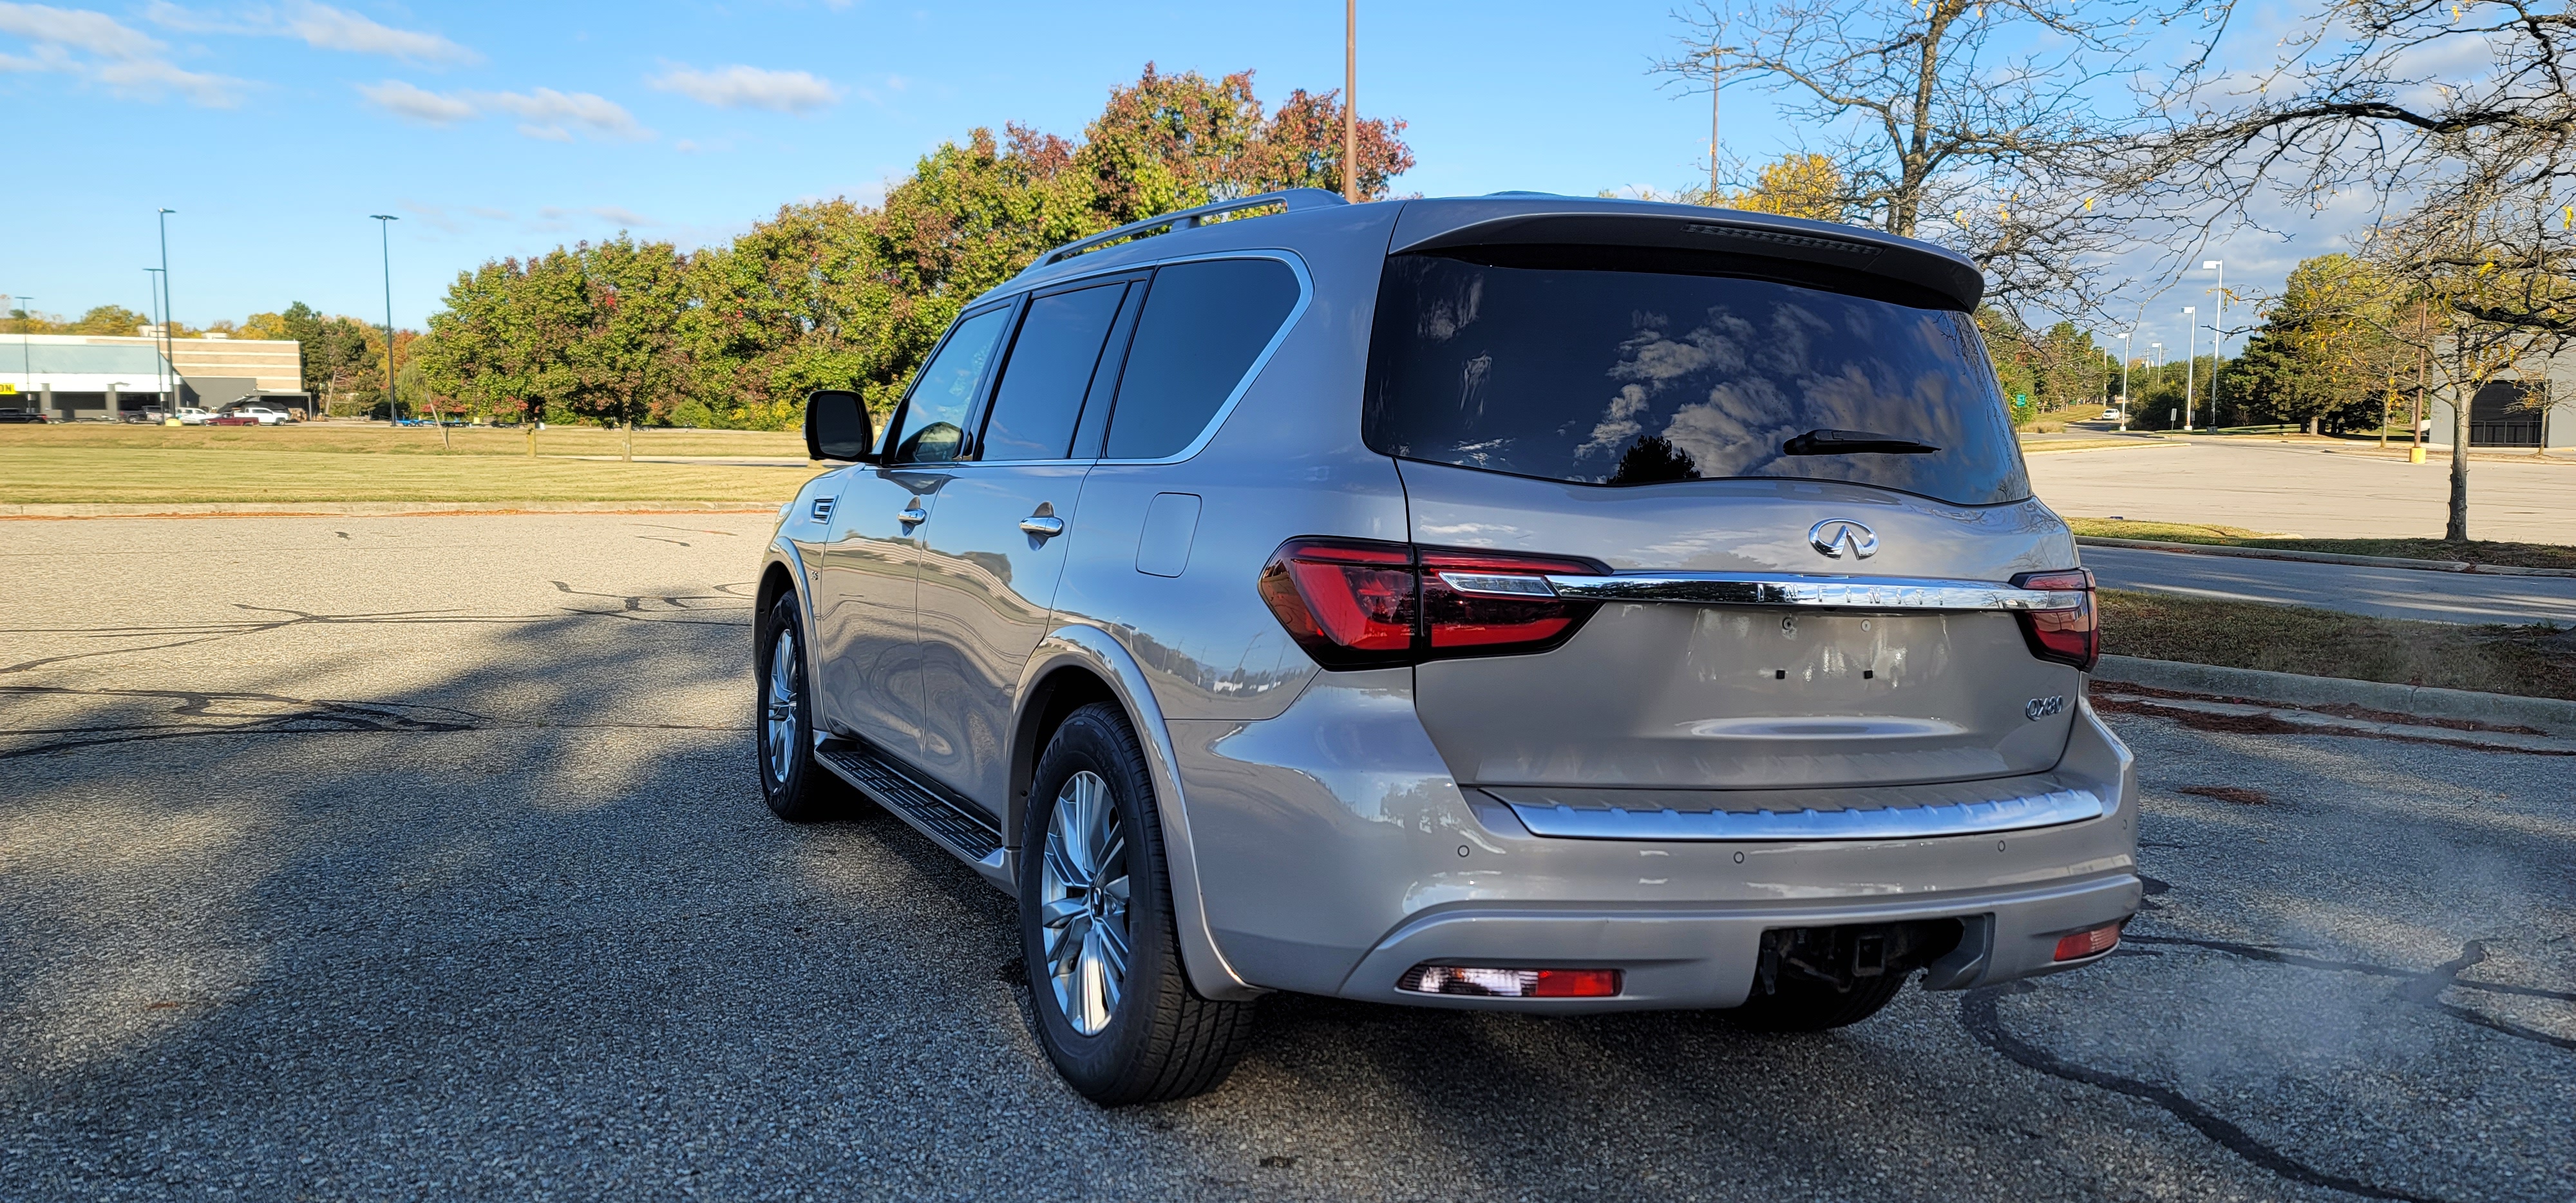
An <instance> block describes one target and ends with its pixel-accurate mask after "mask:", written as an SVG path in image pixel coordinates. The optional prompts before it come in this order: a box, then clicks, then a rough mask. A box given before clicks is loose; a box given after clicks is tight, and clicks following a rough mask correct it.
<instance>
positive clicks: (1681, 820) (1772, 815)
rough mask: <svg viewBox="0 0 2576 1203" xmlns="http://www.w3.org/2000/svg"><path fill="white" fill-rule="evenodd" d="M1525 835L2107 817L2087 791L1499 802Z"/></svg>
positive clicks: (1580, 836) (2039, 822)
mask: <svg viewBox="0 0 2576 1203" xmlns="http://www.w3.org/2000/svg"><path fill="white" fill-rule="evenodd" d="M1505 805H1507V806H1509V807H1511V808H1512V813H1513V814H1515V815H1517V816H1519V818H1520V821H1521V823H1522V824H1523V825H1524V826H1526V827H1528V828H1529V829H1530V834H1532V835H1538V836H1548V837H1553V838H1556V839H1575V840H1674V841H1727V842H1749V841H1778V840H1908V839H1938V838H1940V837H1943V836H1954V835H1991V834H1993V833H1995V832H1998V831H2025V830H2029V829H2031V828H2034V827H2055V826H2058V825H2059V824H2063V823H2080V822H2083V821H2084V820H2086V819H2097V818H2100V817H2102V816H2103V815H2104V814H2107V813H2109V808H2107V807H2105V806H2104V805H2103V804H2102V798H2101V796H2100V795H2098V794H2096V793H2094V792H2093V791H2092V790H2089V789H2065V790H2052V791H2050V792H2048V793H2045V794H2030V795H2026V796H2021V797H2012V798H1997V799H1994V800H1992V801H1987V802H1947V803H1940V804H1936V805H1931V806H1889V807H1881V808H1876V809H1868V810H1792V811H1776V810H1756V811H1731V810H1707V811H1677V810H1626V809H1622V808H1619V807H1606V808H1592V807H1584V808H1577V807H1572V806H1567V805H1564V804H1562V803H1559V804H1557V805H1554V806H1541V805H1533V804H1531V803H1527V802H1507V803H1505Z"/></svg>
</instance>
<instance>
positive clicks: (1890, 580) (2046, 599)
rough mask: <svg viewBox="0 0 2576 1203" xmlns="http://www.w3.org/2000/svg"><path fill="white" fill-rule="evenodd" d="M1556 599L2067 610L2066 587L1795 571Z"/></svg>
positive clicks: (1596, 580)
mask: <svg viewBox="0 0 2576 1203" xmlns="http://www.w3.org/2000/svg"><path fill="white" fill-rule="evenodd" d="M1547 583H1548V584H1549V585H1551V586H1553V587H1554V588H1555V589H1556V594H1557V596H1559V597H1579V598H1591V599H1596V600H1600V601H1644V602H1682V603H1686V604H1691V605H1701V606H1819V607H1834V608H1838V609H1852V610H2072V609H2074V608H2076V607H2078V606H2081V605H2083V604H2084V594H2083V593H2081V592H2079V591H2076V590H2072V589H2016V588H2014V587H2013V586H2011V585H1998V584H1994V583H1993V582H1990V581H1948V580H1936V579H1930V578H1924V577H1866V576H1806V575H1801V574H1797V573H1761V572H1663V573H1638V574H1633V575H1630V574H1622V575H1618V576H1558V575H1554V574H1550V575H1549V576H1548V577H1547Z"/></svg>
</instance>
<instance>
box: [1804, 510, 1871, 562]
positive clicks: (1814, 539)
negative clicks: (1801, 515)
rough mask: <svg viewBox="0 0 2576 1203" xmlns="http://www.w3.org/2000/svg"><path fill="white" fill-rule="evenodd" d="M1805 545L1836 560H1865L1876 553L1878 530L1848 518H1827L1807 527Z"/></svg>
mask: <svg viewBox="0 0 2576 1203" xmlns="http://www.w3.org/2000/svg"><path fill="white" fill-rule="evenodd" d="M1807 545H1808V546H1809V547H1813V548H1815V549H1816V550H1817V551H1820V552H1823V553H1824V554H1825V555H1827V556H1830V557H1832V558H1834V559H1837V560H1839V559H1841V558H1843V557H1844V556H1845V555H1849V556H1851V558H1853V559H1855V560H1866V559H1868V558H1870V557H1871V556H1874V555H1877V554H1878V532H1877V531H1874V530H1871V529H1869V527H1867V526H1865V525H1863V524H1861V523H1859V522H1856V521H1853V520H1852V519H1849V518H1827V519H1825V520H1824V521H1822V522H1819V523H1817V524H1815V525H1814V526H1811V527H1808V528H1807Z"/></svg>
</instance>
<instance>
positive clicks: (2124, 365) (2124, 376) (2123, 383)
mask: <svg viewBox="0 0 2576 1203" xmlns="http://www.w3.org/2000/svg"><path fill="white" fill-rule="evenodd" d="M2136 333H2137V330H2136V329H2134V328H2132V329H2128V330H2123V331H2121V332H2120V429H2122V430H2127V429H2128V428H2129V336H2130V335H2132V334H2136Z"/></svg>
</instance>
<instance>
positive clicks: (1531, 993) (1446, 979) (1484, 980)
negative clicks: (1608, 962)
mask: <svg viewBox="0 0 2576 1203" xmlns="http://www.w3.org/2000/svg"><path fill="white" fill-rule="evenodd" d="M1395 986H1396V989H1399V990H1406V991H1410V992H1412V993H1415V994H1461V995H1468V996H1472V997H1479V998H1609V997H1612V996H1614V995H1616V994H1618V993H1619V971H1618V970H1616V969H1483V968H1478V967H1475V966H1469V965H1416V966H1414V967H1413V968H1412V969H1410V970H1408V971H1406V973H1405V975H1404V976H1403V977H1402V978H1400V979H1398V980H1397V981H1396V983H1395Z"/></svg>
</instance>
